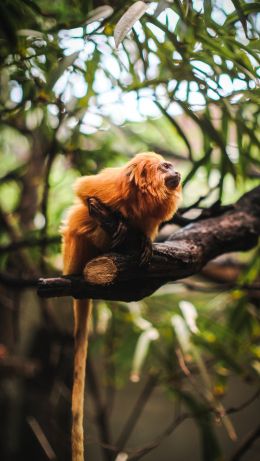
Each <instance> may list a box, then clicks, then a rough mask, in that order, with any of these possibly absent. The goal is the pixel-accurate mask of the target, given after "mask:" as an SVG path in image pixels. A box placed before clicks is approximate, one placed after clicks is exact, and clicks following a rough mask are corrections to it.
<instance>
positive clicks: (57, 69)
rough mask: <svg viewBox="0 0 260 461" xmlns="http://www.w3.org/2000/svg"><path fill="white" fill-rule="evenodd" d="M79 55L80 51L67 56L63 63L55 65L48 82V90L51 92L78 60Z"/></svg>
mask: <svg viewBox="0 0 260 461" xmlns="http://www.w3.org/2000/svg"><path fill="white" fill-rule="evenodd" d="M78 55H79V51H75V52H74V53H72V54H70V55H69V56H66V57H65V58H63V59H62V60H61V61H59V62H58V63H56V64H54V66H53V68H52V69H51V72H50V75H49V77H48V82H47V88H46V89H47V90H51V89H52V88H53V87H54V85H55V83H56V82H57V80H59V78H60V77H61V76H62V74H63V73H64V72H65V70H66V69H67V68H68V67H69V66H71V65H72V64H73V63H74V62H75V61H76V59H77V57H78Z"/></svg>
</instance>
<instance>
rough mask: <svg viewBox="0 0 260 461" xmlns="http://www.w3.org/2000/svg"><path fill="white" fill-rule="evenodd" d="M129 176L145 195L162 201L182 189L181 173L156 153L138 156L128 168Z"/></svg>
mask: <svg viewBox="0 0 260 461" xmlns="http://www.w3.org/2000/svg"><path fill="white" fill-rule="evenodd" d="M127 176H128V177H129V180H130V182H132V183H133V184H135V186H137V188H138V189H139V190H141V191H142V192H143V193H144V194H150V195H153V196H155V195H159V196H160V198H161V199H163V198H166V196H167V195H168V194H171V193H174V191H175V190H178V189H180V187H181V186H180V181H181V175H180V173H178V172H177V171H176V170H175V168H174V166H173V164H172V163H170V162H167V161H165V159H164V158H163V157H162V156H161V155H158V154H155V153H154V152H147V153H143V154H137V155H136V156H135V157H134V159H133V160H131V161H130V162H129V164H128V166H127Z"/></svg>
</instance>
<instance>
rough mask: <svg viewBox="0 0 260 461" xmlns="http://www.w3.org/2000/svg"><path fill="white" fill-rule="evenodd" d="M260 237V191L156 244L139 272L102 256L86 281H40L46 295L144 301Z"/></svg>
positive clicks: (129, 261) (123, 259) (130, 263)
mask: <svg viewBox="0 0 260 461" xmlns="http://www.w3.org/2000/svg"><path fill="white" fill-rule="evenodd" d="M259 234H260V187H257V188H256V189H253V190H252V191H251V192H248V193H247V194H245V195H244V196H243V197H242V198H241V199H240V200H239V201H238V202H237V203H236V204H235V205H234V207H233V209H232V210H231V211H228V212H226V213H224V214H223V215H221V216H218V217H216V218H210V219H206V220H203V221H201V222H198V223H195V224H193V225H190V226H186V227H185V228H183V229H181V230H179V231H177V232H176V233H174V234H173V235H172V236H171V237H170V238H169V240H168V241H167V242H165V243H155V244H154V245H153V256H152V259H151V262H150V263H149V265H148V267H147V268H145V269H144V268H142V269H140V268H138V267H137V266H136V263H135V261H134V260H133V258H132V257H131V256H123V255H119V254H116V253H114V254H113V253H110V254H105V255H102V256H100V257H98V258H95V259H93V260H91V261H90V262H89V263H88V264H87V268H86V271H85V275H86V276H87V281H88V282H86V281H85V280H83V278H82V277H72V276H67V277H60V278H55V279H41V280H40V281H39V286H38V293H39V295H40V296H42V297H53V296H74V297H75V298H86V297H87V298H102V299H113V300H123V301H133V300H138V299H142V298H143V297H145V296H148V295H150V294H152V293H153V292H154V291H155V290H156V289H158V288H159V287H160V286H161V285H163V284H165V283H167V282H170V281H175V280H178V279H181V278H185V277H188V276H190V275H193V274H196V273H198V272H199V271H200V270H201V269H202V267H203V266H204V265H205V264H206V263H207V262H208V261H210V260H211V259H213V258H215V257H216V256H219V255H221V254H224V253H229V252H231V251H232V252H233V251H246V250H249V249H251V248H253V247H254V246H256V244H257V241H258V236H259Z"/></svg>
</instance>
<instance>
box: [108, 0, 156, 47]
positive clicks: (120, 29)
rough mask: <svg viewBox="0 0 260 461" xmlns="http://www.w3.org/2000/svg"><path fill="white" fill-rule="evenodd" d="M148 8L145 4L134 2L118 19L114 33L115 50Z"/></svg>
mask: <svg viewBox="0 0 260 461" xmlns="http://www.w3.org/2000/svg"><path fill="white" fill-rule="evenodd" d="M148 6H149V5H147V3H144V2H142V1H138V2H135V3H134V4H133V5H131V6H130V8H128V10H127V11H126V12H125V13H124V14H123V16H122V17H121V18H120V19H119V21H118V23H117V24H116V27H115V31H114V39H115V45H116V48H118V45H119V44H120V43H121V42H122V40H124V38H125V36H126V35H127V34H128V32H129V31H130V29H131V28H132V27H133V25H134V24H135V23H136V21H138V19H140V18H141V17H142V16H143V15H144V13H145V12H146V10H147V8H148Z"/></svg>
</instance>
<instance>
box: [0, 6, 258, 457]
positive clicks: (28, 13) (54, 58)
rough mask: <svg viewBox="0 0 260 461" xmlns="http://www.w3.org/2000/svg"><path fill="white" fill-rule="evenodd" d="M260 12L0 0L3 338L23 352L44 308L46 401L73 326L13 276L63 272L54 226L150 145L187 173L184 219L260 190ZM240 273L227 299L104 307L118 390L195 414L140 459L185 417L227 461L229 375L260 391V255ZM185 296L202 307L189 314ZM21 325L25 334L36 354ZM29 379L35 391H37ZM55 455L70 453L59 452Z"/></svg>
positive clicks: (242, 263)
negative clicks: (84, 187)
mask: <svg viewBox="0 0 260 461" xmlns="http://www.w3.org/2000/svg"><path fill="white" fill-rule="evenodd" d="M259 10H260V7H259V3H258V2H253V1H244V0H239V1H238V0H233V1H229V2H226V1H224V0H204V1H202V0H201V1H196V0H192V1H190V0H174V1H170V0H169V1H165V0H161V1H158V2H152V3H150V2H148V1H146V2H144V1H138V2H134V1H127V2H123V1H117V2H116V1H113V0H111V1H107V2H106V4H103V2H102V1H99V0H93V1H91V2H86V1H82V0H75V1H73V2H69V1H67V0H59V1H55V2H47V1H46V0H40V1H37V2H36V1H33V0H12V1H11V0H2V1H1V2H0V45H1V46H0V152H1V156H2V162H1V163H0V175H1V177H0V222H1V232H0V249H1V250H2V251H1V256H0V264H1V271H0V278H1V281H2V284H3V289H2V294H3V296H2V300H1V304H2V305H3V309H1V312H3V313H2V314H1V322H0V323H2V324H3V327H2V328H0V342H1V343H3V344H5V347H6V350H8V351H9V353H10V351H15V352H16V351H18V352H19V353H22V354H23V353H24V354H25V356H26V357H27V358H28V356H29V352H28V349H27V350H26V351H25V346H24V344H22V345H21V344H20V343H19V341H14V339H13V340H12V339H11V338H14V336H15V334H16V331H17V318H18V317H19V315H18V314H19V311H20V308H19V306H21V312H22V314H21V318H22V319H24V318H26V315H25V313H24V310H26V306H28V305H29V306H31V305H33V306H34V309H36V306H38V307H39V309H40V312H41V314H42V319H41V322H40V323H41V325H42V324H44V325H45V326H46V325H47V326H48V327H50V326H51V328H49V330H48V331H51V332H53V331H54V332H55V335H56V336H55V335H54V334H53V336H55V339H53V337H52V336H51V335H52V333H51V334H50V337H49V336H48V341H49V342H48V347H49V349H48V350H50V357H52V359H51V358H50V357H49V358H46V357H47V355H48V354H47V353H46V354H45V355H44V354H42V355H40V357H39V356H37V359H39V360H40V361H41V363H42V364H45V366H46V370H47V372H46V374H45V375H44V373H42V375H44V376H41V378H42V379H43V380H44V381H43V382H44V383H45V384H46V389H47V391H46V394H47V395H48V396H49V394H48V392H49V389H52V390H53V389H54V390H53V395H54V394H55V392H56V390H55V389H61V387H62V386H60V388H59V385H60V384H59V383H58V384H57V381H58V382H60V381H62V382H64V383H65V384H66V385H68V386H69V385H70V383H69V382H68V381H67V378H66V376H67V375H68V374H69V371H70V370H68V369H66V368H65V365H64V362H66V360H64V357H65V358H66V357H67V355H66V354H67V348H68V344H67V342H66V338H65V337H64V335H62V334H61V332H60V330H61V329H62V331H64V330H66V328H71V327H70V325H71V317H70V310H68V311H67V310H66V306H63V305H62V306H60V305H59V306H58V303H57V305H56V303H55V309H53V305H52V306H50V305H49V303H47V302H45V301H44V302H42V301H41V302H39V300H38V299H36V297H34V295H32V294H31V293H30V295H27V293H24V291H23V290H18V291H17V286H16V281H17V280H20V279H33V280H35V279H36V278H37V277H38V276H43V275H44V274H48V275H51V274H54V273H57V271H58V270H60V269H61V259H60V256H59V246H58V245H59V237H58V235H57V234H58V232H57V229H58V227H59V225H60V222H61V220H62V219H63V216H64V210H65V209H66V208H67V207H68V206H69V204H70V203H71V201H72V190H71V189H72V188H71V186H72V183H73V181H74V180H75V178H76V177H77V176H78V175H79V174H94V173H96V172H97V171H99V170H100V169H101V168H103V167H104V166H107V165H115V164H120V163H121V162H123V161H125V160H126V159H127V158H128V157H130V156H131V155H133V154H135V153H136V152H138V151H141V150H156V151H158V152H162V153H163V154H164V155H166V156H167V157H169V158H172V159H173V161H174V162H175V163H176V164H177V165H178V169H180V170H181V172H182V175H183V185H184V204H183V211H185V210H186V212H187V211H188V212H190V211H191V212H193V211H194V210H193V209H194V208H195V209H196V212H197V211H198V210H200V209H201V205H202V204H203V205H205V206H209V205H212V204H213V205H214V204H215V205H216V204H219V200H222V201H224V202H226V203H230V202H232V201H233V200H235V199H236V198H237V197H238V196H239V195H240V194H241V192H242V191H244V190H245V189H250V188H251V187H253V186H254V185H255V184H256V183H257V182H258V181H259V175H260V169H259V168H260V156H259V151H260V149H259V144H260V138H259V133H260V131H259V116H260V114H259V87H258V78H259V33H258V31H259V15H258V13H259ZM235 265H236V267H238V269H239V274H240V275H239V277H238V278H236V281H235V282H234V279H233V282H232V283H233V284H234V283H235V286H233V285H232V284H231V285H232V286H231V288H232V289H231V290H230V291H229V292H227V293H220V289H221V288H219V287H216V285H214V286H213V287H212V285H203V286H200V285H196V284H195V287H194V286H192V289H193V290H195V292H194V293H195V294H194V293H191V292H187V287H188V288H190V286H189V285H187V286H185V284H184V285H183V284H179V285H178V286H177V287H176V286H175V287H174V289H169V290H170V292H168V293H166V291H162V293H161V294H160V293H159V294H157V295H156V296H154V297H152V298H151V299H149V300H145V301H144V302H143V303H138V304H133V305H129V306H126V305H123V304H120V305H118V304H115V303H104V302H102V303H99V305H98V309H97V310H96V311H95V318H94V326H93V336H94V337H95V341H93V355H94V356H95V357H98V358H99V360H100V361H102V363H104V382H105V384H106V388H107V389H108V395H109V396H111V393H113V392H114V391H113V389H112V388H114V387H122V386H123V385H125V382H126V381H127V379H128V377H129V376H130V377H131V379H132V381H133V382H134V381H138V380H139V379H140V378H141V376H142V375H148V376H150V379H151V381H149V382H152V385H151V388H149V389H150V390H149V392H151V389H152V386H155V385H160V386H161V388H163V389H164V390H165V392H166V394H167V396H169V401H170V402H171V399H172V398H173V397H172V396H174V402H179V403H180V404H181V405H183V406H184V407H185V411H186V413H184V414H183V415H180V416H179V418H178V417H177V418H176V420H174V422H173V424H172V425H171V426H169V428H166V430H165V431H163V432H162V434H161V436H160V437H159V438H158V439H157V440H156V441H155V442H153V443H151V444H150V445H149V446H146V447H144V449H142V450H141V449H140V453H139V454H138V453H135V454H132V455H131V456H132V458H130V459H139V458H138V456H141V455H142V454H143V455H144V454H146V453H149V451H152V450H153V449H154V448H155V447H156V446H158V445H159V444H160V443H161V441H162V440H163V439H164V438H165V437H167V436H168V435H169V434H171V432H172V431H173V430H174V429H175V428H176V427H177V426H178V424H180V423H181V422H182V421H184V420H185V419H186V418H193V419H194V420H195V421H196V424H197V426H198V428H199V433H200V435H201V447H202V450H201V453H202V455H201V456H202V459H205V460H206V461H211V460H217V459H222V458H221V456H222V454H221V453H222V451H223V450H222V446H221V443H220V442H219V438H218V437H217V435H216V432H217V431H216V427H215V426H216V421H218V422H220V423H221V425H222V426H223V427H224V428H225V430H226V432H227V433H228V435H229V436H230V437H231V438H234V431H235V429H236V428H234V427H233V422H232V421H231V419H230V418H231V417H232V415H229V413H230V412H229V411H226V410H225V409H224V407H223V406H222V405H223V404H222V396H224V395H225V394H226V393H227V392H228V389H229V378H230V376H231V375H232V374H235V375H236V376H237V377H239V378H240V379H242V380H245V381H248V382H251V383H253V384H254V385H255V387H257V386H259V373H260V369H259V355H260V352H259V337H260V331H259V322H258V321H259V314H258V311H257V304H258V303H259V288H258V291H257V290H256V291H254V290H252V286H254V287H255V286H256V283H258V277H259V250H257V251H256V252H252V254H249V255H246V256H244V260H243V258H242V257H239V258H238V259H236V260H235ZM241 268H242V269H241ZM223 270H224V269H223ZM3 274H4V275H5V276H6V274H7V275H8V276H11V281H10V280H9V278H6V277H2V275H3ZM12 277H13V278H12ZM7 281H8V283H7ZM236 285H237V286H236ZM241 286H242V287H244V288H243V289H242V288H241ZM10 287H11V288H10ZM166 288H167V287H166ZM166 288H165V290H166ZM200 289H202V291H203V290H204V291H207V290H212V289H214V290H215V291H216V293H215V291H213V294H214V296H213V295H212V292H210V294H208V293H205V292H203V293H201V292H200ZM178 290H179V291H178ZM30 296H31V297H30ZM183 301H185V302H186V309H187V303H191V305H192V306H193V308H192V307H188V314H187V310H186V314H185V309H184V310H183V308H181V306H183V304H181V302H183ZM10 306H11V309H10ZM59 309H60V310H61V314H60V318H59V316H58V315H57V312H59ZM13 312H14V313H15V315H13ZM194 312H195V314H194ZM30 315H31V317H30V316H29V315H28V319H29V317H30V320H28V322H29V324H30V326H31V327H32V328H31V329H32V331H33V334H36V333H35V332H36V326H35V325H36V323H37V322H36V323H35V319H34V317H33V315H32V313H31V314H30ZM194 315H195V317H194ZM14 317H15V318H14ZM191 318H192V319H193V323H190V321H191ZM61 319H62V320H61ZM194 322H195V323H194ZM25 323H26V322H25V321H24V322H23V321H21V336H23V337H25V336H26V335H27V336H26V339H25V340H24V341H25V342H27V343H28V344H29V343H30V342H31V341H32V339H33V338H32V334H29V333H28V329H27V328H26V327H25ZM191 325H193V327H192V326H191ZM194 326H195V327H194ZM194 328H195V329H194ZM7 331H8V334H6V332H7ZM44 331H45V330H44ZM104 333H106V334H105V335H104ZM45 334H46V332H45V333H44V334H43V336H44V338H45V339H46V336H45ZM65 336H66V335H65ZM6 337H8V340H6ZM52 341H53V342H52ZM40 342H41V341H40ZM57 343H58V344H59V347H60V350H61V351H62V352H61V353H60V355H59V360H58V361H57V362H56V368H55V367H54V365H53V362H52V360H53V356H52V355H51V352H52V353H53V351H54V352H55V351H56V352H57V347H56V346H57ZM70 346H71V344H70ZM55 347H56V349H55ZM52 348H53V349H52ZM3 350H4V352H3V355H5V349H3ZM70 350H71V347H70ZM21 351H22V352H21ZM56 352H55V354H56ZM1 354H2V349H1V344H0V358H1ZM55 354H54V355H55ZM56 355H57V354H56ZM70 359H71V357H70ZM53 367H54V368H53ZM115 370H116V372H115ZM55 374H56V378H53V375H55ZM31 379H32V381H30V384H29V385H28V386H32V387H33V386H35V387H34V392H35V394H36V395H38V392H39V388H40V389H42V387H41V385H40V386H39V382H37V378H35V382H34V381H33V378H31ZM92 379H93V376H92ZM45 380H46V381H45ZM32 382H33V384H32ZM65 384H64V386H65ZM37 386H38V387H37ZM55 386H56V387H55ZM43 387H44V386H43ZM27 389H29V387H28V388H27ZM35 389H36V390H35ZM111 389H112V390H111ZM54 391H55V392H54ZM63 391H64V389H63ZM57 392H58V393H59V392H60V394H59V396H60V398H61V395H62V390H59V391H57ZM28 394H30V393H29V392H28ZM46 394H45V397H46ZM93 395H94V396H95V398H96V402H97V401H98V397H97V395H96V394H95V392H94V393H93ZM94 400H95V399H94ZM143 401H144V402H145V398H144V400H143ZM98 402H99V401H98ZM27 403H28V402H27ZM31 403H32V405H31V408H34V404H35V401H34V402H31ZM240 403H241V402H240ZM0 404H1V402H0ZM99 404H100V402H99V403H97V408H98V412H99V414H103V413H102V411H103V410H102V405H101V409H100V406H99V407H98V405H99ZM109 405H110V404H109V402H108V403H107V406H108V407H109V408H110V406H109ZM35 407H37V405H36V406H35ZM141 407H142V404H141ZM37 408H38V407H37ZM142 408H143V407H142ZM55 409H56V411H57V412H58V404H57V406H56V407H55ZM101 410H102V411H101ZM37 411H38V412H39V413H40V410H39V408H38V410H37ZM37 411H36V413H37ZM140 412H141V410H140ZM231 413H232V412H231ZM135 414H138V411H137V412H136V413H134V416H133V418H132V420H131V421H132V429H133V427H134V425H135V423H133V421H134V420H135ZM185 415H186V416H185ZM103 417H104V419H103V420H102V421H101V426H102V424H103V426H102V427H103V431H104V424H105V423H104V421H105V416H104V414H103ZM182 418H183V419H182ZM47 419H48V418H47ZM130 419H131V418H130ZM61 420H62V418H61ZM62 422H63V421H62ZM46 426H47V427H48V424H47V425H46ZM56 429H57V428H56ZM46 430H47V432H48V429H46ZM54 433H55V434H57V432H55V431H54ZM104 433H105V432H103V439H104V440H103V441H104V443H106V444H108V445H109V444H111V441H110V440H105V435H104ZM48 435H49V437H50V438H51V437H52V434H51V430H50V434H48ZM53 438H54V441H53V443H54V445H55V437H54V436H53ZM56 438H57V437H56ZM123 439H124V437H123V436H122V438H121V440H123ZM125 443H126V439H125ZM56 444H57V442H56ZM0 445H1V444H0ZM123 445H124V444H123V443H122V445H121V447H120V448H121V450H123V448H124V446H123ZM57 451H58V452H59V453H60V457H61V459H68V447H67V446H66V445H65V443H64V447H63V446H62V443H61V445H60V446H57ZM137 451H138V450H137ZM107 453H109V452H108V451H107V452H106V455H105V456H106V458H107V459H111V457H110V458H109V454H107ZM0 454H1V451H0ZM66 456H67V458H66ZM135 456H136V457H135Z"/></svg>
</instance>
